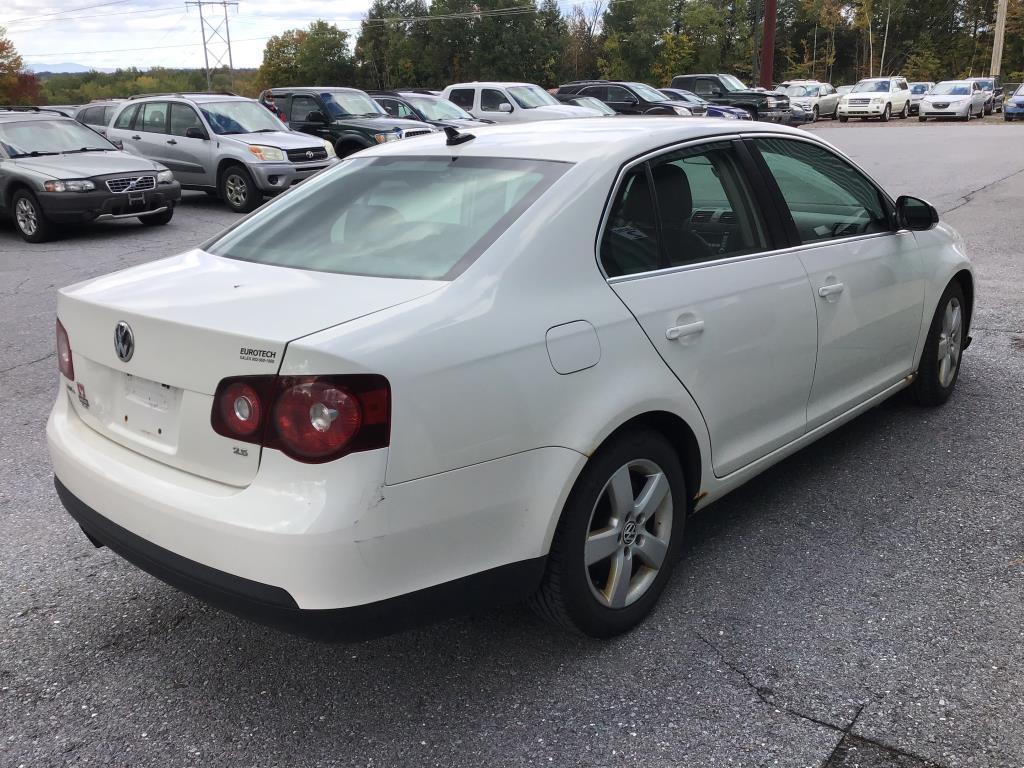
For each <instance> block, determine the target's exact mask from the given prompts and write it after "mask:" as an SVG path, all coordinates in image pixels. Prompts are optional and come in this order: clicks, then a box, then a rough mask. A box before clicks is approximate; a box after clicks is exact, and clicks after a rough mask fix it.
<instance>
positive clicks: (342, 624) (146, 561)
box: [54, 477, 546, 641]
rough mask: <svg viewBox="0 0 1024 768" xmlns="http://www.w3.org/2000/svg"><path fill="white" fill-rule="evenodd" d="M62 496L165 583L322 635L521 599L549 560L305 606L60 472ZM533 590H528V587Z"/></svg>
mask: <svg viewBox="0 0 1024 768" xmlns="http://www.w3.org/2000/svg"><path fill="white" fill-rule="evenodd" d="M54 485H55V486H56V488H57V495H58V496H60V500H61V503H63V504H64V508H65V509H67V511H68V513H69V514H70V515H71V517H73V518H74V519H75V521H76V522H77V523H78V525H79V526H80V527H81V528H82V531H83V532H84V533H85V534H86V536H88V538H89V540H90V541H91V542H92V543H93V544H94V545H95V546H106V547H109V548H110V549H111V550H112V551H114V552H116V553H117V554H118V555H120V556H121V557H123V558H124V559H125V560H128V561H129V562H130V563H133V564H134V565H136V566H138V567H139V568H141V569H142V570H144V571H146V572H147V573H149V574H151V575H153V576H156V577H157V578H158V579H160V580H161V581H164V582H166V583H168V584H170V585H171V586H173V587H177V588H178V589H180V590H181V591H183V592H187V593H188V594H190V595H193V596H195V597H198V598H199V599H201V600H204V601H206V602H208V603H210V604H211V605H215V606H217V607H219V608H223V609H224V610H226V611H229V612H230V613H234V614H236V615H238V616H242V617H244V618H248V619H253V620H254V621H258V622H260V623H261V624H268V625H270V626H273V627H277V628H279V629H283V630H285V631H288V632H292V633H295V634H299V635H303V636H305V637H312V638H315V639H318V640H333V641H350V640H365V639H367V638H372V637H379V636H381V635H385V634H389V633H391V632H397V631H399V630H402V629H408V628H409V627H413V626H416V625H418V624H425V623H429V622H431V621H437V620H438V619H442V618H445V617H449V616H456V615H459V614H463V613H466V612H468V611H472V610H479V609H487V608H491V607H493V606H495V605H500V604H502V603H506V602H513V601H515V600H518V599H522V598H523V597H525V596H526V595H528V594H529V591H532V589H534V588H536V585H537V584H538V583H539V582H540V579H541V576H542V575H543V574H544V566H545V561H546V558H544V557H537V558H533V559H531V560H524V561H522V562H517V563H509V564H508V565H504V566H499V567H497V568H494V569H491V570H489V571H484V572H483V573H476V574H472V575H471V576H466V577H464V578H461V579H456V580H454V581H449V582H446V583H444V584H438V585H436V586H433V587H428V588H426V589H421V590H417V591H416V592H412V593H408V594H404V595H399V596H397V597H394V598H391V599H388V600H381V601H378V602H375V603H369V604H366V605H359V606H354V607H350V608H336V609H326V610H303V609H301V608H299V606H298V604H297V603H296V602H295V600H294V599H293V598H292V596H291V595H290V594H288V592H287V591H286V590H283V589H281V588H280V587H274V586H271V585H269V584H262V583H260V582H258V581H252V580H250V579H243V578H241V577H239V576H235V575H233V574H230V573H226V572H225V571H220V570H217V569H216V568H211V567H210V566H207V565H203V564H202V563H197V562H196V561H194V560H189V559H188V558H185V557H182V556H181V555H178V554H176V553H174V552H171V551H170V550H168V549H164V548H163V547H159V546H157V545H156V544H153V543H152V542H150V541H147V540H146V539H143V538H142V537H140V536H136V535H135V534H134V533H132V532H131V531H129V530H127V529H126V528H122V527H121V526H119V525H117V524H116V523H114V522H111V521H110V520H108V519H107V518H105V517H103V515H101V514H99V513H98V512H97V511H96V510H94V509H92V508H91V507H89V506H88V505H87V504H85V503H84V502H83V501H82V500H81V499H79V498H78V497H77V496H75V495H74V494H73V493H71V491H69V490H68V489H67V488H66V487H65V486H64V484H63V483H61V481H60V479H59V478H56V477H55V478H54ZM528 590H529V591H528Z"/></svg>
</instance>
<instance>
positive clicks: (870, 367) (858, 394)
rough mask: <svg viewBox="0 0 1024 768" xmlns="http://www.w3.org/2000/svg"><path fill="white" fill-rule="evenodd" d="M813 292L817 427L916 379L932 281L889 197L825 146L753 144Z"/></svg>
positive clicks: (810, 420) (813, 421)
mask: <svg viewBox="0 0 1024 768" xmlns="http://www.w3.org/2000/svg"><path fill="white" fill-rule="evenodd" d="M752 145H753V147H754V149H755V151H759V152H760V156H761V157H762V158H763V160H764V163H765V168H766V169H767V173H768V174H769V179H768V182H769V183H772V179H774V182H775V184H777V187H778V191H779V193H780V195H779V199H780V202H781V204H782V211H781V215H782V217H783V219H784V221H785V223H786V225H787V227H788V228H789V230H790V233H791V237H792V240H793V242H794V243H795V244H797V245H798V249H797V253H798V255H799V258H800V261H801V262H802V264H803V266H804V268H805V269H806V270H807V274H808V276H809V277H810V282H811V288H812V289H813V296H814V303H815V306H816V309H817V322H818V360H817V366H816V369H815V374H814V386H813V388H812V390H811V395H810V399H809V400H808V402H807V427H808V429H814V428H815V427H817V426H819V425H821V424H823V423H825V422H827V421H829V420H830V419H832V418H834V417H835V416H838V415H840V414H842V413H844V412H845V411H847V410H849V409H850V408H853V407H854V406H856V405H858V404H860V403H861V402H863V401H864V400H867V399H868V398H870V397H871V396H873V395H875V394H878V393H879V392H881V391H882V390H884V389H886V388H887V387H889V386H891V385H892V384H895V383H896V382H898V381H899V380H900V379H901V378H903V377H904V376H906V375H908V374H909V373H911V372H912V371H913V366H914V354H915V351H916V349H917V341H918V336H919V333H920V330H921V321H922V312H923V309H924V290H925V280H924V275H923V270H922V266H921V255H920V253H919V250H918V247H917V241H916V239H915V238H914V234H913V232H910V231H907V230H898V229H897V227H896V224H895V213H894V210H893V208H892V204H891V203H890V202H889V200H888V198H887V197H886V196H885V195H884V194H883V193H882V192H881V191H880V190H879V189H878V187H876V186H875V184H874V182H872V181H871V180H870V179H868V178H867V177H866V176H864V174H862V173H861V172H860V171H859V170H858V169H856V168H854V167H853V166H852V165H851V164H850V163H849V162H847V161H846V160H845V159H843V158H842V157H840V156H839V155H837V154H836V153H834V152H832V151H831V150H830V149H828V148H826V147H824V146H822V145H820V144H817V143H816V142H810V141H805V140H801V139H795V138H789V137H771V138H767V137H766V138H757V139H753V140H752Z"/></svg>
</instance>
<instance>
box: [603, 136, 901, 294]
mask: <svg viewBox="0 0 1024 768" xmlns="http://www.w3.org/2000/svg"><path fill="white" fill-rule="evenodd" d="M759 138H772V139H778V138H784V139H791V140H793V141H802V142H804V143H807V144H814V145H815V146H818V147H822V148H824V149H826V150H829V151H831V152H832V153H833V154H835V155H838V156H839V157H840V158H842V159H843V160H844V161H845V162H847V163H849V165H850V166H851V167H852V168H854V169H855V170H856V171H857V172H858V173H860V174H861V176H863V177H864V178H865V179H867V180H868V182H869V183H870V184H871V185H872V186H873V187H874V188H875V189H876V190H877V191H878V192H879V193H880V194H881V195H882V196H883V197H884V198H885V199H886V200H887V201H888V202H889V204H890V205H891V206H892V207H893V209H895V208H896V203H895V201H894V200H893V199H892V197H891V196H890V195H889V194H888V193H887V192H886V191H885V190H884V189H882V188H881V187H880V186H879V185H878V183H877V182H876V181H875V180H874V179H873V178H871V176H870V175H869V174H868V173H867V172H866V171H865V170H864V169H863V168H861V167H860V166H859V165H857V163H855V162H854V161H853V160H851V159H850V158H849V157H847V156H846V155H845V154H844V153H843V152H841V151H839V150H838V149H836V148H835V147H833V146H832V145H831V144H828V143H826V142H824V141H822V140H820V139H816V138H812V137H810V136H800V135H793V134H789V133H781V132H776V131H757V132H748V131H744V132H742V133H728V132H726V133H721V134H712V135H709V136H701V137H699V138H695V139H689V140H687V141H682V142H679V143H676V144H671V145H669V146H664V147H658V148H656V149H652V150H649V151H647V152H645V153H644V154H642V155H638V156H636V157H634V158H633V159H632V160H629V161H628V162H626V163H624V164H623V165H622V167H621V168H619V172H618V174H617V175H616V177H615V183H614V184H613V185H612V188H611V191H610V192H609V194H608V197H607V199H606V200H605V206H604V211H603V213H602V214H601V225H600V227H598V230H597V239H596V240H595V242H594V256H595V258H596V260H597V268H598V269H599V270H600V271H601V274H602V275H603V276H604V279H605V280H606V281H607V282H608V284H609V285H615V284H616V283H622V282H627V281H629V280H637V279H645V278H648V277H656V276H661V275H668V274H674V273H676V272H689V271H691V270H694V269H701V268H704V267H715V266H722V265H724V264H732V263H737V262H741V261H749V260H751V259H759V258H764V257H768V256H777V255H781V254H786V253H796V252H798V251H807V250H812V249H815V248H821V247H823V246H828V245H833V244H836V243H853V242H859V241H861V240H869V239H873V238H877V237H888V236H891V235H903V234H906V233H907V232H909V231H910V230H908V229H894V230H890V231H888V232H872V233H870V234H864V235H848V236H845V237H834V238H829V239H828V240H817V241H814V242H811V243H800V244H799V245H792V246H787V247H785V248H775V249H772V250H768V251H754V252H753V253H744V254H738V255H736V256H727V257H725V258H721V259H706V260H704V261H697V262H694V263H692V264H681V265H679V266H677V267H666V268H664V269H653V270H649V271H647V272H634V273H632V274H629V275H616V276H615V277H610V276H609V275H608V272H607V271H605V268H604V264H603V263H602V262H601V242H602V241H603V240H604V232H605V229H606V227H607V225H608V218H609V216H610V215H611V209H612V205H614V202H615V198H616V196H617V195H618V193H619V187H620V186H621V185H622V180H623V179H624V178H625V177H626V175H628V174H629V172H630V171H631V170H632V169H633V168H635V167H636V166H638V165H641V164H642V163H646V162H648V161H650V160H652V159H654V158H656V157H660V156H662V155H667V154H671V153H672V152H675V151H678V150H680V149H688V148H690V147H694V146H699V145H702V144H712V143H715V142H720V141H730V142H731V141H743V140H744V139H759ZM761 215H762V216H763V215H764V212H763V211H762V212H761Z"/></svg>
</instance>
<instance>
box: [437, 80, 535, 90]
mask: <svg viewBox="0 0 1024 768" xmlns="http://www.w3.org/2000/svg"><path fill="white" fill-rule="evenodd" d="M520 85H537V84H536V83H517V82H511V81H505V82H502V81H500V80H480V81H477V80H474V81H473V82H471V83H453V84H452V85H449V86H448V88H513V87H516V86H520ZM537 87H538V88H540V86H539V85H537ZM445 90H447V88H446V89H445Z"/></svg>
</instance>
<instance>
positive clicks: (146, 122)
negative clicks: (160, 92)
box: [138, 101, 170, 133]
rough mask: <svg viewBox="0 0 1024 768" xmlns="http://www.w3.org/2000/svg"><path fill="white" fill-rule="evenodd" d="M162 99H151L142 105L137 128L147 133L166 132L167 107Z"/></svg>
mask: <svg viewBox="0 0 1024 768" xmlns="http://www.w3.org/2000/svg"><path fill="white" fill-rule="evenodd" d="M168 106H170V105H169V104H167V103H166V102H163V101H151V102H149V103H147V104H143V105H142V120H141V125H140V126H138V129H139V130H142V131H146V132H148V133H166V132H167V107H168Z"/></svg>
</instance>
